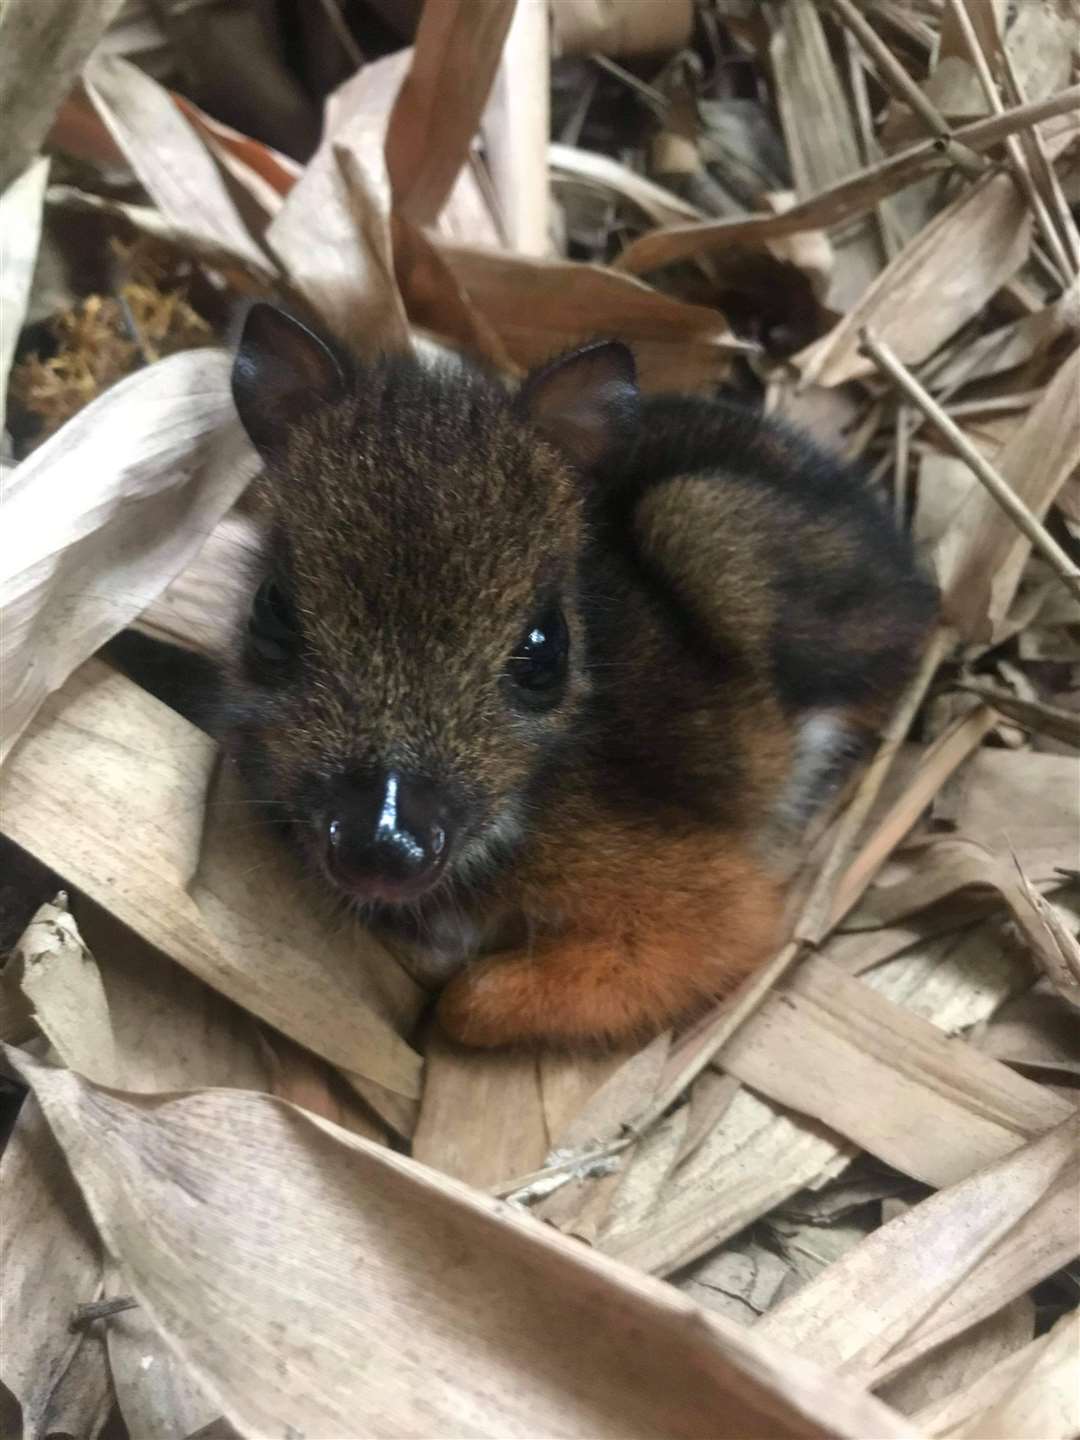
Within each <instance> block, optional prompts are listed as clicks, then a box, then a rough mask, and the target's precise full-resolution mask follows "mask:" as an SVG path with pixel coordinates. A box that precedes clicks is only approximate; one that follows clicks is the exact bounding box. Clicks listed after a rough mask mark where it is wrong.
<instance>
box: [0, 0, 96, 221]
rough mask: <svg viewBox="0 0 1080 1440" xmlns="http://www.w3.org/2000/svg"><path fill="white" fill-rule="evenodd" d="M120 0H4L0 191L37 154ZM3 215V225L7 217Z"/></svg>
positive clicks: (0, 28) (0, 63)
mask: <svg viewBox="0 0 1080 1440" xmlns="http://www.w3.org/2000/svg"><path fill="white" fill-rule="evenodd" d="M123 4H124V0H81V3H80V4H79V6H78V9H73V8H72V6H71V5H70V3H69V0H7V4H5V5H4V7H3V11H2V12H0V114H2V115H3V117H4V135H5V145H4V149H3V156H2V159H0V192H2V191H4V190H6V189H7V187H8V186H9V185H10V184H11V182H12V181H13V180H14V179H15V177H16V176H17V175H21V174H22V172H23V171H24V170H25V169H26V167H27V166H28V165H29V164H30V163H31V162H32V161H33V160H34V159H35V158H36V157H37V155H38V152H39V151H40V149H41V146H42V142H43V141H44V139H45V136H46V134H47V133H48V130H49V126H50V125H51V124H52V122H53V117H54V116H55V114H56V112H57V110H58V109H59V108H60V105H61V103H62V101H63V100H64V98H65V96H66V95H67V94H68V91H69V90H70V89H71V87H72V84H73V83H74V81H75V77H76V76H77V75H78V73H79V71H80V70H81V69H82V67H83V64H84V63H85V61H86V58H87V56H88V55H89V54H90V52H91V50H93V48H94V46H95V45H96V44H97V42H98V40H99V39H100V37H101V35H102V34H103V33H104V31H105V29H106V28H107V27H108V25H109V24H110V23H111V21H112V20H113V18H114V17H115V16H116V15H117V14H118V13H119V12H120V10H121V9H122V8H123ZM4 219H5V226H6V220H7V217H6V216H5V217H4Z"/></svg>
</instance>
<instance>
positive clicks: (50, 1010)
mask: <svg viewBox="0 0 1080 1440" xmlns="http://www.w3.org/2000/svg"><path fill="white" fill-rule="evenodd" d="M15 962H16V964H19V965H21V967H22V991H23V994H24V995H25V996H26V997H27V999H28V1000H29V1001H30V1003H31V1004H32V1005H33V1007H34V1018H35V1020H36V1021H37V1023H38V1024H39V1025H40V1026H41V1029H42V1031H43V1032H44V1033H45V1035H46V1036H47V1037H48V1039H49V1041H50V1043H51V1044H52V1047H53V1049H54V1050H55V1051H56V1052H57V1054H58V1055H59V1056H60V1058H61V1059H62V1060H63V1062H64V1064H65V1065H67V1066H69V1067H70V1068H71V1069H72V1070H77V1071H78V1072H79V1073H80V1074H81V1075H86V1076H87V1077H88V1078H89V1079H91V1080H97V1081H98V1082H99V1083H100V1084H103V1085H115V1084H116V1082H117V1079H118V1066H117V1060H116V1041H115V1039H114V1038H113V1032H112V1020H111V1018H110V1016H109V1004H108V1001H107V1000H106V998H105V990H104V987H103V986H102V983H101V975H100V973H99V971H98V968H97V965H96V964H95V963H94V957H93V955H91V954H90V952H89V950H88V949H87V948H86V946H85V944H84V943H83V939H82V936H81V935H80V934H79V931H78V928H77V926H76V924H75V921H74V918H73V917H72V914H71V911H70V910H69V909H68V907H67V896H66V895H64V894H62V893H61V894H60V895H58V896H57V898H56V900H54V901H53V902H51V903H50V904H48V905H43V906H42V907H41V909H40V910H38V912H37V913H36V915H35V916H34V918H33V920H31V922H30V924H29V925H28V926H27V927H26V930H25V931H24V932H23V935H22V938H21V939H20V941H19V943H18V945H17V946H16V947H15Z"/></svg>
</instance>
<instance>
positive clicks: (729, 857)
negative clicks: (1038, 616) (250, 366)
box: [224, 357, 935, 1046]
mask: <svg viewBox="0 0 1080 1440" xmlns="http://www.w3.org/2000/svg"><path fill="white" fill-rule="evenodd" d="M616 419H617V423H616ZM616 419H613V420H612V427H611V428H612V433H611V434H610V435H606V436H605V437H604V438H605V448H604V453H603V457H602V460H601V461H600V462H599V463H598V464H596V465H595V466H594V467H592V469H591V471H590V472H589V473H581V472H580V470H578V469H577V468H575V467H574V466H573V465H572V464H570V463H568V461H567V460H566V459H565V458H564V456H563V454H561V453H560V450H559V448H558V446H557V445H556V444H553V443H551V439H550V431H549V432H548V433H547V434H546V435H545V434H542V433H541V431H540V429H539V428H537V426H536V425H535V424H533V423H532V422H531V420H530V418H529V416H528V415H524V414H522V413H521V406H520V404H518V405H516V406H515V403H514V402H513V400H512V398H511V397H508V396H507V395H506V393H505V392H504V391H503V390H502V388H501V387H500V386H499V385H498V384H497V383H496V382H494V381H492V380H490V379H488V378H487V377H485V376H483V375H480V374H478V373H473V372H470V371H468V370H462V369H461V368H458V367H455V368H453V369H445V370H440V369H439V368H438V367H432V366H431V365H430V364H420V363H419V362H416V361H414V360H412V359H410V358H405V357H399V358H395V359H391V360H386V361H382V362H379V363H377V364H375V365H372V366H370V367H367V368H365V369H363V370H361V371H359V372H355V373H354V375H353V377H352V379H351V380H350V383H349V386H348V389H347V392H346V393H345V395H344V397H343V398H340V399H338V400H336V401H335V402H334V403H332V404H328V405H324V406H321V407H316V408H314V409H312V411H311V412H310V413H308V414H306V415H304V416H303V417H301V418H299V419H298V420H297V422H296V423H295V424H294V425H293V426H292V427H291V430H290V432H289V435H288V440H287V444H285V445H284V446H283V447H282V448H281V449H280V450H279V451H278V452H276V453H274V454H271V455H270V457H269V463H268V468H267V472H266V476H265V480H264V482H263V486H264V492H265V496H266V498H267V500H268V503H269V505H270V508H271V511H272V514H273V533H272V539H271V542H270V546H269V550H268V554H267V557H266V567H267V571H268V572H272V573H274V574H275V575H276V576H277V577H278V579H279V583H280V584H281V586H282V587H283V589H284V590H285V591H287V593H288V595H289V597H290V600H291V603H292V606H293V609H294V612H295V614H296V617H297V620H298V623H299V626H300V630H301V633H302V645H301V648H300V650H299V653H298V655H297V657H296V659H295V661H294V662H293V664H292V665H291V667H289V668H288V669H287V670H285V671H283V672H280V673H277V674H275V675H274V676H273V677H269V676H267V675H266V674H265V673H262V672H261V671H260V669H259V667H258V665H257V664H256V663H255V662H254V661H253V659H252V657H251V655H250V654H249V653H247V652H246V651H242V647H240V648H238V653H237V656H236V658H235V660H234V662H233V663H232V664H231V666H230V670H229V675H228V679H227V685H226V691H227V696H228V701H227V704H226V706H225V710H224V721H225V723H224V728H225V730H226V732H227V734H228V737H229V741H230V745H231V748H232V750H233V753H234V754H235V755H236V758H237V760H238V761H239V763H240V764H241V766H242V768H243V769H244V770H245V772H246V774H247V776H248V779H249V782H250V783H251V785H252V786H253V787H254V790H255V792H256V793H257V794H258V795H259V796H262V797H268V798H269V797H272V798H273V799H274V801H275V802H276V803H277V804H279V805H280V806H281V807H282V808H283V812H284V813H285V814H286V815H287V816H288V818H289V819H290V820H291V822H292V825H293V830H294V833H295V834H296V835H297V837H298V838H299V840H300V843H301V844H302V845H307V846H309V847H310V846H313V845H315V844H316V843H317V837H316V836H315V835H314V833H313V831H312V827H311V824H310V818H311V816H312V815H313V814H315V813H317V811H318V808H319V804H320V796H321V795H322V794H323V793H324V791H325V788H326V787H327V786H328V785H329V784H331V783H332V781H333V777H334V776H335V774H338V773H340V771H341V770H342V768H348V769H357V770H365V769H367V768H372V767H377V766H386V765H400V766H406V767H408V768H409V769H410V770H412V771H413V772H416V773H419V774H423V775H425V776H428V777H430V778H431V779H433V780H434V781H435V782H437V783H438V784H439V785H440V786H442V787H444V788H445V789H446V791H447V792H448V793H450V794H453V795H454V796H456V797H458V800H459V803H460V814H461V816H462V817H464V818H463V822H462V837H461V840H460V842H459V845H458V847H457V850H456V853H455V855H454V856H453V857H452V859H451V862H450V864H449V866H448V869H447V873H446V876H445V878H444V879H443V880H442V881H440V883H439V885H438V886H437V888H436V889H435V890H434V891H433V892H432V893H431V895H430V896H429V897H425V899H424V900H422V901H420V902H418V903H417V904H416V905H414V906H413V907H411V908H410V909H409V910H408V912H404V911H402V912H400V913H394V912H390V911H384V912H380V913H376V914H373V915H372V916H371V919H372V920H373V922H374V923H377V924H382V925H386V926H389V927H391V928H397V929H398V930H399V931H401V932H403V933H407V934H408V935H409V937H410V939H411V940H412V942H414V943H419V944H421V945H423V944H424V943H425V939H426V940H427V941H428V942H429V943H430V944H431V945H432V946H433V947H438V946H440V945H442V944H443V943H444V937H445V936H446V935H447V934H460V935H462V936H464V937H476V936H477V935H481V934H487V935H491V934H499V935H501V936H502V937H503V939H502V948H501V949H500V950H498V951H496V953H495V954H492V955H489V956H484V957H476V956H465V957H463V958H465V959H466V961H467V963H466V964H465V965H464V968H462V969H461V971H460V973H459V974H458V975H457V976H456V978H454V979H453V980H452V981H451V982H450V984H449V985H448V986H447V988H446V989H445V991H444V993H443V995H442V998H441V1001H440V1004H439V1014H440V1017H441V1020H442V1023H443V1025H444V1026H445V1028H446V1029H447V1030H448V1031H449V1032H450V1033H451V1034H452V1035H454V1036H456V1037H457V1038H459V1039H460V1040H462V1041H464V1042H465V1043H469V1044H474V1045H481V1046H490V1045H502V1044H509V1043H521V1042H542V1043H548V1044H551V1043H555V1044H568V1045H579V1044H583V1043H594V1042H598V1041H599V1042H622V1041H625V1040H627V1039H631V1038H639V1037H645V1036H647V1035H649V1034H651V1033H654V1032H655V1031H656V1030H657V1029H659V1028H661V1027H663V1026H666V1025H668V1024H670V1023H672V1022H674V1021H678V1020H680V1019H682V1018H684V1017H686V1016H688V1015H690V1014H692V1013H694V1012H695V1010H697V1009H699V1008H700V1007H701V1006H703V1005H704V1004H706V1003H708V1002H709V1001H711V1000H713V999H715V998H716V997H717V996H720V995H722V994H723V993H725V992H726V991H727V990H729V989H730V988H731V987H732V986H733V985H734V984H736V983H737V982H738V981H739V980H740V979H741V978H742V977H743V976H744V975H745V974H746V973H747V972H748V971H749V970H750V969H752V968H753V967H754V966H755V965H756V964H758V963H760V962H761V961H762V960H763V959H764V958H765V957H766V956H767V954H768V953H769V951H770V949H771V947H772V946H773V945H774V944H775V943H776V939H777V926H778V923H779V921H778V916H779V910H780V900H779V891H778V882H777V879H776V875H775V868H776V867H775V866H774V864H773V863H772V861H771V859H770V856H769V854H768V853H767V852H766V851H765V850H764V849H763V837H764V836H765V835H766V834H767V833H768V827H769V824H770V821H771V820H772V818H773V817H774V816H775V815H776V813H777V812H778V810H780V809H782V808H783V806H784V803H785V797H789V798H790V796H791V794H792V793H793V791H792V787H793V784H796V781H797V780H798V775H799V774H800V773H802V772H800V770H799V767H800V765H802V767H803V770H804V771H805V772H806V774H805V775H804V777H803V778H804V779H806V776H809V775H810V773H811V771H812V770H813V765H811V764H809V762H808V761H807V758H806V757H807V754H808V753H811V752H813V754H818V752H817V751H815V749H814V744H813V743H812V737H813V735H814V733H815V732H814V729H813V726H814V723H815V722H814V717H815V716H822V715H824V716H829V717H835V722H836V727H837V728H838V729H839V730H843V731H844V733H851V734H854V733H856V732H859V731H862V732H863V733H866V732H868V731H870V730H872V728H873V726H874V724H875V723H876V722H877V721H878V720H879V719H880V718H881V717H882V716H884V715H885V714H886V713H887V711H888V708H889V706H890V705H891V704H892V703H893V701H894V699H895V697H896V695H897V694H898V692H899V690H900V689H901V687H902V686H903V684H904V683H905V681H906V679H907V678H908V675H909V674H910V671H911V668H912V664H913V660H914V657H915V656H916V654H917V651H918V648H919V645H920V643H921V641H922V639H923V637H924V636H925V634H926V633H927V631H928V629H929V627H930V625H931V624H932V622H933V618H934V613H935V597H934V592H933V589H932V587H931V586H930V585H929V584H928V583H927V582H926V581H925V580H924V579H922V578H921V577H920V576H918V574H917V573H916V571H915V568H914V565H913V562H912V558H911V555H910V552H909V550H908V547H907V545H906V542H904V541H903V540H902V539H901V538H900V537H899V536H898V535H896V533H895V532H894V531H893V529H892V526H891V523H890V521H889V520H888V519H887V517H886V516H885V515H884V514H883V513H882V512H881V510H880V509H879V507H878V506H877V504H876V503H875V502H874V501H873V500H871V498H870V497H869V495H868V494H867V493H866V492H865V489H864V487H863V482H862V481H861V479H859V478H858V477H857V476H855V475H854V474H852V473H851V472H850V471H848V470H847V469H846V468H844V467H843V466H841V465H839V464H838V463H837V462H836V461H834V460H833V459H832V458H830V457H828V456H826V455H824V454H822V453H821V452H820V451H819V450H817V449H816V448H815V447H814V446H812V445H811V444H810V443H809V442H808V441H806V440H804V439H803V438H802V437H801V436H798V435H797V434H795V433H794V432H792V431H789V430H787V429H786V428H784V427H781V426H778V425H776V424H774V423H773V422H770V421H766V420H764V419H762V418H761V417H760V416H758V415H756V414H754V413H752V412H751V411H750V410H747V409H743V408H742V407H739V406H736V405H732V404H724V403H720V402H716V403H714V402H709V401H704V400H693V399H686V398H681V397H659V398H656V399H652V400H645V401H643V402H642V407H641V413H640V418H639V419H637V420H630V421H629V422H628V421H627V418H626V416H625V415H622V414H620V415H619V416H618V417H616ZM545 597H557V599H558V601H559V603H560V604H561V605H562V608H563V611H564V613H565V616H566V620H567V625H568V627H569V631H570V646H571V648H570V654H571V660H570V673H569V679H568V684H567V688H566V694H565V697H564V699H563V701H562V703H561V704H560V705H558V706H557V707H556V708H555V709H554V710H553V711H551V712H550V713H549V714H545V715H527V714H523V713H522V712H521V711H520V709H515V707H514V706H513V705H512V704H510V703H509V702H508V699H507V695H506V690H505V679H504V671H505V667H506V661H507V657H508V656H509V655H510V654H511V652H512V649H513V647H514V645H515V643H516V641H517V639H518V637H519V635H520V634H521V632H522V629H523V627H524V626H525V625H526V624H527V622H528V621H529V619H530V616H531V615H532V614H533V613H534V612H535V610H536V607H537V605H538V604H539V603H540V602H541V601H542V600H543V599H544V598H545ZM829 723H830V724H832V721H831V720H830V722H829ZM819 728H820V727H819ZM820 733H821V734H822V735H824V733H825V731H824V730H823V729H822V730H820ZM807 735H810V736H811V742H808V741H807V739H806V737H807ZM800 736H801V737H802V738H801V739H800ZM819 749H820V747H819ZM823 755H824V751H823V750H822V751H821V754H820V755H818V760H817V761H815V762H814V763H815V764H818V768H819V769H820V768H821V767H822V766H823V765H827V758H825V759H822V756H823ZM808 766H809V768H807V767H808ZM796 788H798V785H796ZM812 789H813V784H812V781H811V780H807V782H806V784H805V785H802V790H805V791H807V793H809V791H810V790H812ZM805 803H806V795H804V794H802V793H801V791H800V800H799V804H800V806H802V807H804V808H805ZM468 945H469V941H468V939H466V940H465V941H464V948H465V949H466V950H467V949H468ZM313 963H315V962H313Z"/></svg>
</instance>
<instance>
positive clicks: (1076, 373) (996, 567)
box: [945, 350, 1080, 640]
mask: <svg viewBox="0 0 1080 1440" xmlns="http://www.w3.org/2000/svg"><path fill="white" fill-rule="evenodd" d="M1078 393H1080V350H1075V351H1074V352H1073V354H1072V355H1071V356H1070V357H1069V359H1068V360H1066V361H1065V362H1064V363H1063V364H1062V365H1061V367H1060V368H1059V370H1058V372H1057V375H1056V376H1055V378H1054V379H1053V381H1052V382H1051V384H1050V385H1049V387H1048V388H1047V390H1046V392H1045V394H1044V395H1043V397H1042V398H1041V399H1040V400H1039V402H1038V403H1037V404H1036V405H1034V406H1032V408H1031V410H1030V411H1029V412H1028V414H1027V416H1026V417H1025V419H1024V421H1023V423H1022V424H1021V425H1020V427H1019V429H1018V430H1017V431H1016V433H1015V434H1014V435H1013V437H1012V439H1011V440H1009V442H1008V443H1007V444H1006V446H1005V448H1004V449H1003V450H1002V451H1001V453H1000V455H998V457H997V460H996V462H995V466H996V469H997V471H998V473H999V474H1000V475H1001V476H1002V478H1003V479H1004V480H1006V481H1007V482H1008V483H1009V485H1010V486H1011V487H1012V489H1013V490H1014V491H1015V492H1016V494H1017V495H1019V496H1020V498H1021V499H1022V500H1023V501H1024V502H1025V504H1026V505H1027V506H1028V508H1029V509H1030V510H1031V511H1033V513H1034V514H1035V515H1036V516H1037V517H1038V518H1040V519H1041V518H1042V516H1044V515H1045V514H1046V512H1047V511H1048V510H1049V508H1050V506H1051V504H1052V503H1053V501H1054V497H1055V496H1056V495H1057V493H1058V491H1059V490H1060V489H1061V487H1062V485H1063V484H1064V483H1065V481H1066V480H1067V479H1068V478H1069V476H1070V475H1071V474H1072V473H1073V471H1074V470H1075V469H1076V468H1077V466H1078V465H1080V406H1077V404H1076V396H1077V394H1078ZM962 519H963V523H964V528H965V532H966V534H967V544H966V546H965V549H964V554H963V559H962V560H961V561H959V562H958V565H957V574H956V578H955V580H954V582H953V585H952V588H951V589H950V591H949V593H948V594H947V595H946V597H945V608H946V611H947V613H948V614H949V616H950V618H951V619H952V620H953V623H954V624H956V626H957V628H958V629H959V630H960V631H961V633H962V635H964V636H965V637H966V638H967V639H969V640H988V639H990V638H991V637H992V636H993V634H994V632H995V631H996V630H997V629H999V628H1000V627H1001V625H1002V624H1003V622H1004V620H1005V617H1006V615H1007V613H1008V610H1009V607H1010V605H1011V604H1012V600H1013V597H1014V595H1015V594H1016V589H1017V586H1018V585H1019V583H1020V577H1021V573H1022V571H1023V568H1024V565H1025V564H1026V562H1027V559H1028V556H1029V555H1030V554H1031V542H1030V540H1028V538H1027V537H1026V536H1025V535H1023V534H1021V532H1020V531H1019V530H1017V528H1016V525H1015V524H1014V523H1013V520H1012V519H1011V517H1010V516H1008V515H1007V514H1006V513H1005V512H1004V511H1003V510H1002V509H1001V507H1000V506H999V505H998V504H997V502H996V501H995V500H994V499H993V497H992V496H991V495H989V494H988V493H987V492H986V491H981V492H980V495H979V501H978V507H977V510H976V507H975V505H974V504H973V505H971V506H967V507H965V509H964V511H963V513H962Z"/></svg>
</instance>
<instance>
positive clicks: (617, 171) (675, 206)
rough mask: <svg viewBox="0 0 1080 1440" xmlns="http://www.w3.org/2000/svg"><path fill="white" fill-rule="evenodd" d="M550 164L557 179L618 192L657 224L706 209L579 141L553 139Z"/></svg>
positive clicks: (699, 215) (690, 216)
mask: <svg viewBox="0 0 1080 1440" xmlns="http://www.w3.org/2000/svg"><path fill="white" fill-rule="evenodd" d="M547 157H548V164H549V165H550V166H551V169H552V171H553V172H554V173H553V178H554V180H555V181H556V183H558V181H559V179H560V178H561V177H565V180H566V181H567V182H575V183H579V184H582V185H585V186H587V187H589V188H595V189H599V190H602V191H605V192H609V193H611V194H614V195H617V196H618V197H619V199H620V200H625V201H628V202H629V203H630V204H631V205H635V206H636V207H637V208H638V209H639V210H640V211H642V213H643V214H645V215H647V216H648V217H649V219H650V220H651V221H652V223H653V224H654V225H667V224H673V223H677V222H678V221H680V220H700V219H702V218H703V213H702V211H700V210H699V209H698V208H697V206H696V205H691V204H690V202H689V201H688V200H683V199H682V198H681V197H680V196H678V195H676V194H675V192H674V191H673V190H667V189H665V187H664V186H663V185H657V184H655V183H654V182H653V181H652V180H649V179H648V178H647V177H646V176H644V175H639V174H638V172H637V171H636V170H631V169H630V167H629V166H628V165H622V164H620V163H619V161H618V160H613V159H612V158H611V156H610V155H602V154H601V153H600V152H599V151H597V150H582V149H580V148H579V147H578V146H576V145H559V144H555V143H552V144H550V145H549V146H548V147H547Z"/></svg>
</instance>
